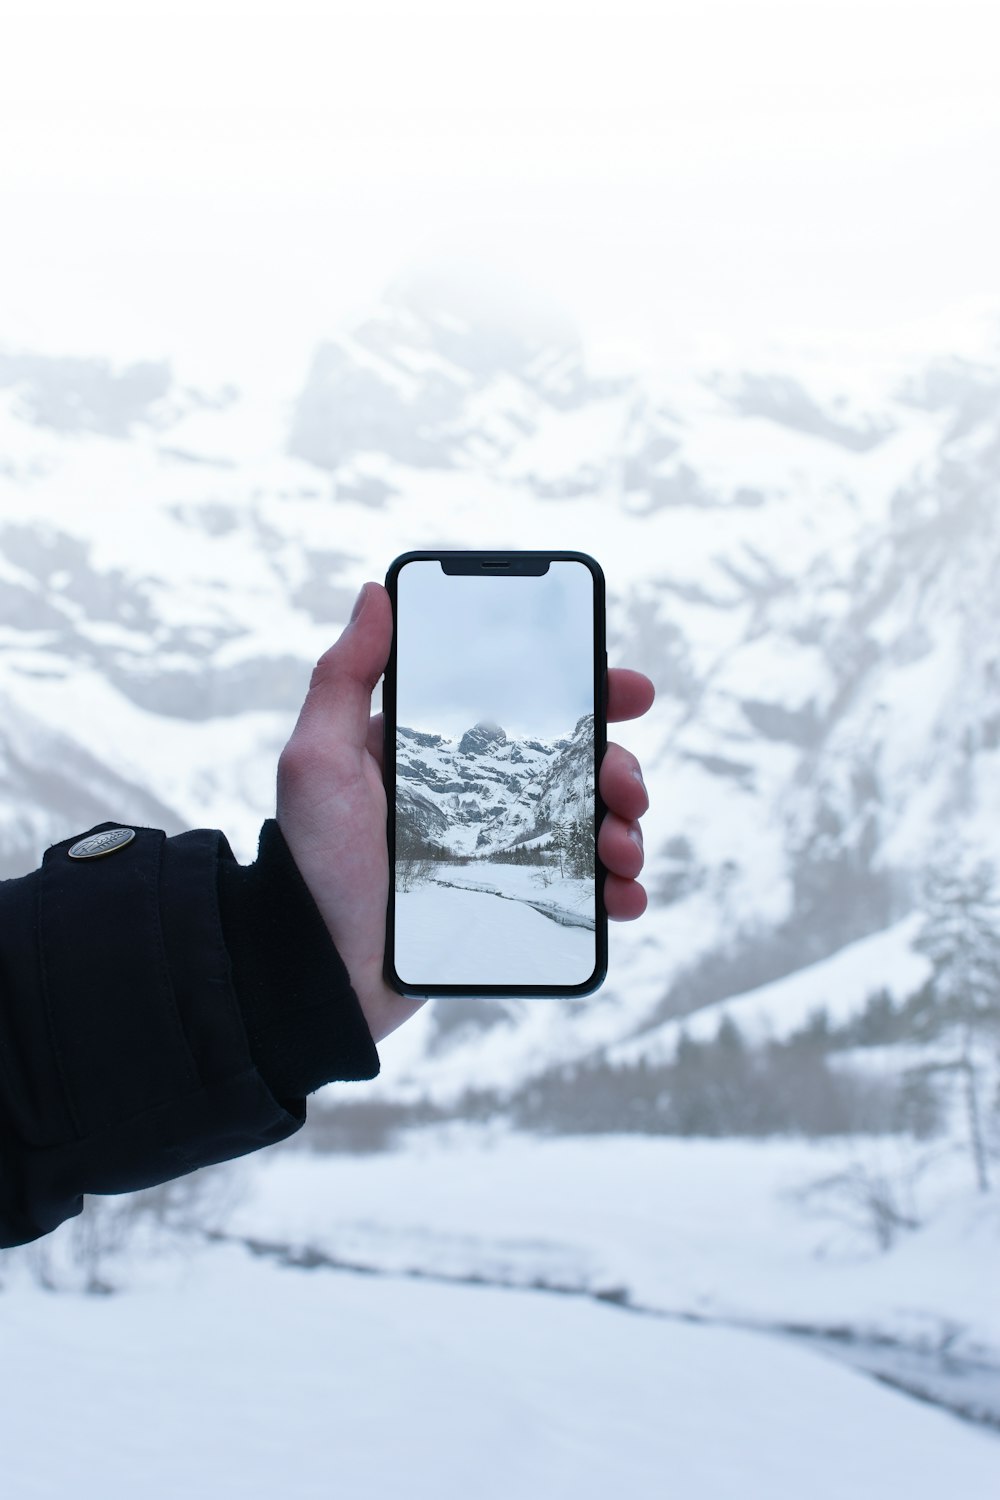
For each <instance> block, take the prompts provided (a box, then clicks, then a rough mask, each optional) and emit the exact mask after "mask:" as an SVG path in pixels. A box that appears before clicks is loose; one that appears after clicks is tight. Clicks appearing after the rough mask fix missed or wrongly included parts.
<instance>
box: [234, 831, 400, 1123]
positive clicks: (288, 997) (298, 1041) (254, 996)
mask: <svg viewBox="0 0 1000 1500" xmlns="http://www.w3.org/2000/svg"><path fill="white" fill-rule="evenodd" d="M219 912H220V916H221V920H222V928H223V933H224V935H225V941H226V947H227V949H228V951H229V957H230V963H231V965H232V975H233V987H234V989H235V992H236V998H237V1000H238V1002H239V1006H240V1010H241V1011H242V1014H243V1021H244V1025H245V1027H246V1033H247V1040H248V1043H249V1046H250V1054H251V1056H252V1058H253V1061H254V1065H255V1067H256V1068H257V1070H258V1072H259V1073H260V1075H261V1077H262V1078H263V1080H264V1082H265V1083H266V1084H267V1086H268V1088H269V1089H270V1091H271V1093H272V1094H273V1095H274V1097H275V1098H276V1099H280V1100H287V1099H302V1098H304V1096H305V1095H306V1094H309V1093H312V1092H313V1090H314V1089H318V1088H320V1087H321V1085H323V1084H325V1083H333V1082H337V1081H341V1080H344V1081H346V1080H355V1079H364V1078H374V1077H375V1076H376V1074H377V1073H378V1071H379V1059H378V1053H377V1051H376V1050H375V1043H374V1042H373V1041H372V1038H371V1033H370V1031H369V1030H368V1023H367V1022H366V1020H365V1017H364V1012H363V1011H362V1009H361V1005H360V1003H359V1001H358V997H357V995H356V994H355V993H354V990H353V989H352V988H351V982H350V978H349V976H348V973H347V970H346V968H345V967H344V963H343V960H342V959H341V957H340V954H339V953H338V952H337V949H336V948H335V947H334V944H333V940H332V938H331V937H330V934H329V932H328V931H327V927H326V923H325V922H324V921H323V918H322V917H321V916H320V913H319V911H318V909H317V907H316V904H315V902H314V901H313V899H312V896H311V894H310V892H309V888H308V886H307V885H306V883H305V881H304V880H303V879H302V876H301V875H300V873H299V870H298V866H297V865H296V863H295V861H294V859H293V858H292V855H291V852H290V850H289V848H288V845H287V844H286V843H285V840H284V837H283V835H282V832H281V829H280V828H279V827H278V824H277V822H276V821H275V820H274V819H273V818H269V819H268V820H267V822H265V824H264V826H263V827H262V829H261V832H260V841H259V845H258V850H257V859H256V862H255V863H254V864H252V865H238V864H237V863H236V862H235V860H233V859H232V858H226V857H222V858H220V861H219Z"/></svg>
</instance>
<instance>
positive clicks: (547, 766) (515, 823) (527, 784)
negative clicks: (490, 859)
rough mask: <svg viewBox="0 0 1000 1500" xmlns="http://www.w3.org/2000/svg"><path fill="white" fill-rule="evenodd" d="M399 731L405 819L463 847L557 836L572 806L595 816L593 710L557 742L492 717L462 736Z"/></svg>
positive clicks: (486, 849)
mask: <svg viewBox="0 0 1000 1500" xmlns="http://www.w3.org/2000/svg"><path fill="white" fill-rule="evenodd" d="M396 734H397V750H396V767H397V777H398V780H399V783H400V788H401V790H400V794H399V797H398V807H399V816H400V819H401V821H402V822H405V824H406V825H407V827H408V828H410V829H412V830H414V831H415V832H417V833H418V834H419V835H421V836H422V837H423V838H424V839H426V840H427V841H428V842H430V843H439V844H441V845H442V846H443V847H445V848H450V849H451V850H452V851H453V852H454V853H456V854H471V853H476V854H484V853H492V852H494V851H495V850H498V849H511V848H514V847H517V846H518V845H523V844H526V843H529V842H531V841H532V840H539V839H542V838H545V837H547V836H550V835H551V832H552V829H553V827H554V825H555V824H556V823H557V822H558V821H559V820H560V819H562V818H564V817H566V816H567V814H568V813H569V814H573V813H575V814H576V815H578V816H587V815H590V816H592V815H593V794H592V792H590V791H589V790H588V787H589V781H590V772H589V767H590V766H591V764H592V757H593V750H594V717H593V714H587V715H584V716H583V718H581V719H580V720H579V722H578V723H577V724H576V726H575V727H574V729H573V733H572V734H571V735H570V736H568V737H567V738H565V739H559V740H555V741H553V742H551V743H547V742H545V741H542V740H536V739H508V737H507V735H506V734H505V733H504V731H503V729H502V728H501V727H500V725H499V724H488V723H479V724H475V725H473V727H472V728H471V729H467V730H466V732H465V733H464V734H463V735H462V736H461V738H460V739H459V740H457V741H456V740H449V739H447V738H445V737H443V736H442V735H438V734H427V733H423V732H421V731H420V730H416V729H407V728H404V727H403V726H400V727H399V728H398V729H397V731H396Z"/></svg>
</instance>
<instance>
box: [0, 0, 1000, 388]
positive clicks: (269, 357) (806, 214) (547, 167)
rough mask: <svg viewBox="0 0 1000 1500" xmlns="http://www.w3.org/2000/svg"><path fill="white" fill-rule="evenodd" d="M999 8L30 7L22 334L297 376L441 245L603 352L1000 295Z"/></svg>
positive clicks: (20, 13) (22, 105)
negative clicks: (521, 280)
mask: <svg viewBox="0 0 1000 1500" xmlns="http://www.w3.org/2000/svg"><path fill="white" fill-rule="evenodd" d="M998 41H1000V7H998V6H997V5H996V4H995V3H993V0H988V3H984V0H926V3H921V0H757V3H755V0H683V3H673V4H671V3H670V0H655V3H634V0H632V3H630V0H620V3H614V4H612V3H610V0H448V3H442V0H424V3H422V4H413V3H412V0H357V3H355V4H344V3H341V0H317V3H303V0H281V3H280V4H279V3H277V0H257V3H254V0H117V3H108V0H91V3H88V4H86V5H81V4H79V3H78V0H62V3H57V0H13V3H11V0H8V4H6V5H5V6H4V22H3V35H2V53H0V70H2V88H0V193H2V198H3V202H4V235H3V240H2V244H0V342H6V343H8V344H10V343H15V344H21V345H25V344H31V345H34V346H36V347H44V348H52V349H62V350H100V349H105V350H107V351H109V352H111V353H116V354H117V353H120V354H123V355H129V354H135V353H144V354H151V355H152V354H157V353H167V354H171V353H173V354H190V355H191V356H192V357H193V356H194V354H196V353H201V354H205V355H207V356H213V355H216V356H219V362H220V363H221V364H226V363H228V365H229V366H230V370H231V371H232V369H233V368H234V367H235V369H236V373H237V374H238V373H239V369H240V368H245V369H247V370H250V369H251V368H252V369H253V370H254V371H255V372H256V371H259V370H265V371H266V370H274V371H275V372H278V371H283V370H286V369H293V368H294V369H301V365H302V361H303V360H304V358H305V352H306V351H307V350H308V349H309V348H310V347H311V345H312V344H313V343H314V342H315V340H316V338H317V337H318V336H320V335H321V334H323V333H325V332H328V331H329V330H330V329H331V328H333V327H335V326H336V325H337V323H338V322H339V321H340V320H342V319H343V318H344V317H345V316H348V315H350V314H351V313H352V312H355V311H357V310H359V309H362V308H363V307H365V306H366V305H368V304H369V303H370V302H371V301H372V300H374V299H375V298H376V297H377V295H378V293H379V290H380V289H381V287H382V286H383V285H384V284H385V282H386V281H387V280H388V279H390V278H391V277H392V276H393V275H395V274H396V273H397V272H398V271H399V270H400V269H401V268H402V267H404V266H406V265H407V264H408V263H410V262H411V261H413V260H414V259H426V258H434V257H435V256H436V255H438V254H440V253H442V252H447V253H448V254H449V255H455V254H458V255H460V256H466V257H468V258H470V259H472V260H473V261H481V262H484V263H489V264H490V265H491V266H492V267H493V268H494V269H499V270H501V271H508V270H512V271H516V272H517V273H518V274H519V275H522V276H526V277H528V278H529V279H530V280H532V281H533V282H534V283H535V284H536V286H537V287H538V288H539V289H540V290H541V291H542V292H543V293H548V294H551V295H553V296H558V297H559V298H561V299H562V300H563V301H564V303H565V304H566V305H567V306H568V308H569V310H570V311H571V312H572V313H573V314H574V316H576V317H577V319H578V320H579V321H580V323H581V324H582V325H583V327H584V330H585V333H586V334H587V336H588V337H589V338H590V340H591V341H592V342H593V343H594V344H595V345H596V346H599V347H601V348H604V349H606V350H608V351H614V350H615V349H616V348H619V347H621V348H622V349H626V348H627V349H628V350H629V351H631V350H633V349H641V350H644V351H646V353H648V354H650V355H651V356H652V357H653V358H656V357H659V356H661V355H669V356H671V357H675V358H684V357H686V353H687V350H688V349H689V348H692V347H693V346H694V345H695V344H697V345H698V347H699V348H702V349H708V350H710V351H718V352H719V353H721V354H724V353H725V351H726V350H727V349H728V348H730V347H732V346H738V347H747V346H748V345H749V346H750V347H753V346H755V345H761V346H763V344H765V343H766V342H767V341H768V340H771V339H773V338H775V337H776V336H784V335H787V334H792V335H796V336H798V335H806V334H809V333H810V331H812V330H819V331H820V332H821V333H822V331H823V330H828V331H833V332H836V333H838V334H842V333H843V332H844V331H845V330H846V331H850V330H852V329H854V330H861V331H863V332H865V333H872V334H874V333H875V332H877V331H878V330H879V329H891V328H892V327H894V326H897V325H900V324H914V323H916V322H921V321H922V322H927V321H928V320H930V321H931V322H934V321H935V320H936V322H937V324H938V325H939V326H940V327H941V329H942V330H943V337H944V338H946V337H947V330H948V328H949V326H950V324H949V319H952V318H953V317H955V316H956V313H955V310H956V308H959V307H960V305H963V304H969V303H975V302H976V301H977V300H982V299H990V298H993V299H994V300H996V299H997V295H998V287H997V270H996V268H997V266H998V265H1000V214H998V213H997V209H996V184H997V181H998V177H1000V89H998V88H997V84H996V60H997V56H998Z"/></svg>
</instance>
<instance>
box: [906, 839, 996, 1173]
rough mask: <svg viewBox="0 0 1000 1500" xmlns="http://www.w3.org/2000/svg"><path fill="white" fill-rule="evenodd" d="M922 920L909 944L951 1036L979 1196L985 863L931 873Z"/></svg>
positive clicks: (990, 984) (990, 930)
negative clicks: (928, 971) (923, 964)
mask: <svg viewBox="0 0 1000 1500" xmlns="http://www.w3.org/2000/svg"><path fill="white" fill-rule="evenodd" d="M924 909H925V911H926V913H927V921H926V923H925V925H924V928H923V931H922V932H921V934H920V936H919V938H918V939H917V942H916V947H917V949H918V950H919V951H920V952H921V953H924V954H926V956H927V957H928V958H929V959H930V962H931V967H932V970H933V973H932V976H931V981H930V988H931V995H932V998H933V1009H932V1015H933V1017H934V1019H935V1021H936V1023H937V1026H938V1028H939V1029H940V1030H942V1031H945V1032H947V1033H953V1034H954V1035H955V1036H956V1038H957V1044H958V1055H957V1057H956V1058H955V1059H954V1061H953V1062H952V1063H951V1064H950V1067H951V1068H953V1069H954V1070H955V1071H956V1072H957V1073H959V1074H960V1076H961V1078H962V1081H963V1089H964V1094H965V1112H966V1120H967V1125H968V1133H969V1150H970V1153H971V1155H972V1160H973V1166H974V1168H975V1173H976V1183H977V1186H978V1187H979V1189H980V1191H981V1192H984V1193H985V1192H987V1191H988V1189H989V1186H990V1175H989V1167H988V1162H987V1149H986V1140H985V1132H984V1128H983V1101H982V1089H983V1084H982V1079H981V1074H980V1064H979V1062H978V1053H979V1051H980V1044H981V1043H982V1042H983V1041H987V1040H988V1041H991V1042H995V1041H996V1039H997V1037H998V1036H1000V900H998V898H997V895H996V875H995V872H994V869H993V866H992V865H991V864H989V863H988V862H986V861H982V862H980V863H979V864H977V865H976V866H975V867H974V868H973V869H972V870H963V869H962V866H961V860H955V861H953V862H952V863H951V865H950V866H949V867H948V868H944V867H939V868H938V869H936V870H934V871H932V872H931V874H930V876H929V878H928V880H927V884H926V887H925V893H924Z"/></svg>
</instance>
